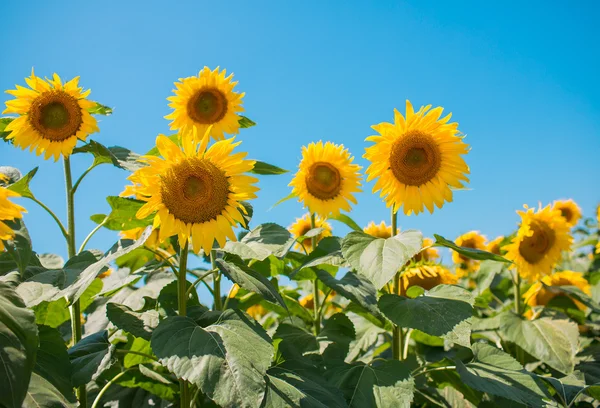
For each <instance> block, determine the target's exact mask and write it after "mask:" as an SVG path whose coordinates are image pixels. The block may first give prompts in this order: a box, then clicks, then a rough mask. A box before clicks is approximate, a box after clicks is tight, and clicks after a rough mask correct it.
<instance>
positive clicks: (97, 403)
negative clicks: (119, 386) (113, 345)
mask: <svg viewBox="0 0 600 408" xmlns="http://www.w3.org/2000/svg"><path fill="white" fill-rule="evenodd" d="M137 369H138V368H137V367H131V368H128V369H127V370H125V371H121V372H120V373H119V374H117V375H115V376H114V377H113V378H112V379H111V380H110V381H109V382H107V383H106V385H105V386H104V387H102V389H101V390H100V392H99V393H98V395H96V399H94V403H93V404H92V408H97V407H98V406H99V405H100V400H101V399H102V397H103V396H104V394H105V393H106V391H108V388H109V387H110V386H111V385H113V384H114V383H116V382H117V380H118V379H119V378H121V377H123V376H124V375H125V374H127V373H128V372H130V371H133V370H137ZM80 406H81V407H83V405H80Z"/></svg>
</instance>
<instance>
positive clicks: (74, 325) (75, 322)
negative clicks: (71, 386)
mask: <svg viewBox="0 0 600 408" xmlns="http://www.w3.org/2000/svg"><path fill="white" fill-rule="evenodd" d="M64 168H65V189H66V193H67V252H68V254H69V259H71V258H73V257H74V256H75V255H76V254H77V252H76V248H75V195H74V191H73V177H72V176H71V161H70V160H69V158H68V157H65V158H64ZM69 312H70V314H71V339H72V341H71V343H72V344H73V346H74V345H75V344H77V343H78V342H79V341H80V340H81V304H80V303H79V299H77V300H76V301H75V302H74V303H73V304H72V305H71V306H70V307H69ZM76 394H77V399H78V400H79V404H80V406H82V407H86V406H87V392H86V389H85V385H81V386H79V387H78V388H77V392H76Z"/></svg>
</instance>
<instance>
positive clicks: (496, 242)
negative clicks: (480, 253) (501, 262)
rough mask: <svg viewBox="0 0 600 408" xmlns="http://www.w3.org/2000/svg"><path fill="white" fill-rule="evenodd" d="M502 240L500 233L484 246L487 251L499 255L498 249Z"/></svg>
mask: <svg viewBox="0 0 600 408" xmlns="http://www.w3.org/2000/svg"><path fill="white" fill-rule="evenodd" d="M503 240H504V237H503V236H502V235H500V236H499V237H496V238H494V239H493V240H491V241H490V242H488V244H487V245H486V247H485V250H486V251H488V252H491V253H492V254H496V255H500V249H502V247H501V246H500V244H501V243H502V241H503Z"/></svg>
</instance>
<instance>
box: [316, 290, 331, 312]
mask: <svg viewBox="0 0 600 408" xmlns="http://www.w3.org/2000/svg"><path fill="white" fill-rule="evenodd" d="M332 291H333V289H329V290H328V291H327V293H325V296H324V297H323V302H322V303H321V307H319V316H323V310H325V304H326V303H327V297H328V296H329V295H330V294H331V292H332Z"/></svg>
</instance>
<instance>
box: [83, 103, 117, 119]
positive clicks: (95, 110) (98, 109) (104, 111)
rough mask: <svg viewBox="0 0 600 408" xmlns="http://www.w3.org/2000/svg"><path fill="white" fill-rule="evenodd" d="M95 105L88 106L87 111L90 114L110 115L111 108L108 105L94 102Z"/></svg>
mask: <svg viewBox="0 0 600 408" xmlns="http://www.w3.org/2000/svg"><path fill="white" fill-rule="evenodd" d="M94 103H95V105H94V106H92V107H91V108H88V112H89V113H91V114H92V115H104V116H109V115H112V112H113V110H112V108H111V107H110V106H106V105H102V104H101V103H99V102H94Z"/></svg>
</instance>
